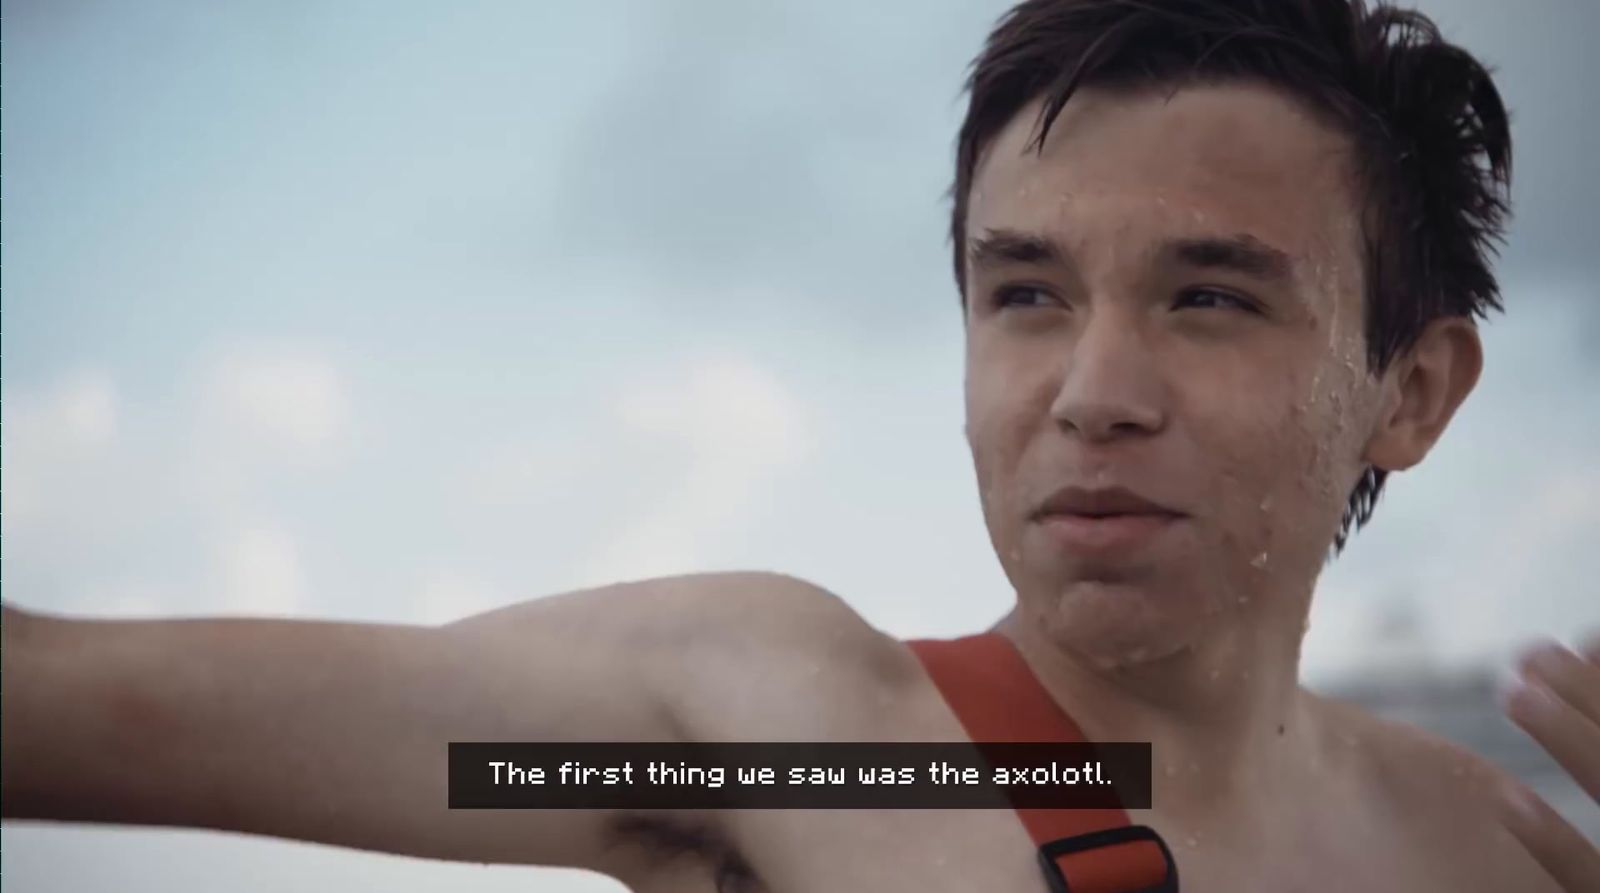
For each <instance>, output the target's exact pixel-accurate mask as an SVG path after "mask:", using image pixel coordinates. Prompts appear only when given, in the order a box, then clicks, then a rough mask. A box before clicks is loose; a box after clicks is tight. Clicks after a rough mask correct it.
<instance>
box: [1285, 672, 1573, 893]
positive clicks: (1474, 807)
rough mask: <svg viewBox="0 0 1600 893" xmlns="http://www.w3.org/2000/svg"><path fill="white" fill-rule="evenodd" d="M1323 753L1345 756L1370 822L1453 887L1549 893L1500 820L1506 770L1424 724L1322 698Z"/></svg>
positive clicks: (1535, 867)
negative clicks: (1453, 881) (1457, 881)
mask: <svg viewBox="0 0 1600 893" xmlns="http://www.w3.org/2000/svg"><path fill="white" fill-rule="evenodd" d="M1317 702H1318V707H1319V712H1320V713H1321V715H1322V717H1323V719H1324V724H1325V725H1324V728H1325V732H1326V736H1325V741H1324V752H1326V753H1330V754H1334V755H1343V757H1342V759H1347V760H1348V761H1349V762H1348V764H1347V765H1346V766H1345V768H1347V769H1349V770H1351V776H1352V777H1354V778H1355V779H1356V780H1357V781H1356V784H1357V786H1358V788H1359V789H1360V790H1361V792H1362V797H1363V799H1364V801H1365V802H1366V803H1367V804H1369V807H1370V809H1369V812H1370V818H1371V821H1373V822H1374V823H1376V824H1377V825H1378V826H1379V827H1383V828H1384V829H1385V830H1386V832H1387V833H1388V834H1389V835H1390V836H1391V839H1393V840H1395V841H1397V842H1399V843H1400V844H1402V845H1403V847H1404V848H1405V850H1406V851H1407V852H1409V853H1412V854H1414V855H1415V856H1416V857H1417V859H1418V860H1419V861H1424V862H1427V863H1429V864H1428V865H1427V867H1428V868H1429V869H1431V870H1434V871H1438V872H1441V873H1446V874H1449V875H1451V876H1459V877H1460V878H1461V879H1462V880H1461V884H1462V885H1461V886H1459V887H1456V888H1455V889H1462V890H1468V889H1484V890H1526V891H1529V893H1536V891H1544V890H1550V891H1554V890H1555V888H1554V887H1553V886H1551V885H1550V884H1551V882H1550V880H1549V878H1548V877H1547V876H1546V875H1545V874H1544V872H1543V871H1542V870H1541V869H1540V868H1539V866H1538V865H1537V863H1535V862H1534V861H1533V859H1532V857H1531V856H1529V855H1528V854H1527V852H1526V851H1524V849H1523V848H1522V846H1521V845H1520V844H1519V843H1518V842H1517V841H1516V839H1515V838H1514V837H1513V836H1512V835H1511V833H1510V831H1509V830H1508V829H1507V828H1506V827H1505V825H1504V824H1503V822H1502V821H1501V815H1502V813H1501V810H1502V808H1503V807H1502V806H1501V803H1502V800H1501V795H1500V792H1501V791H1502V790H1503V788H1504V785H1505V784H1506V783H1507V782H1508V781H1509V776H1508V775H1507V773H1506V772H1505V771H1504V770H1502V769H1500V768H1499V767H1498V766H1495V765H1494V764H1493V763H1490V762H1489V761H1488V760H1487V759H1485V758H1483V757H1481V756H1479V755H1478V754H1475V753H1473V752H1471V751H1469V750H1467V749H1466V748H1465V747H1462V746H1461V745H1459V744H1456V743H1455V742H1452V741H1448V740H1446V739H1444V738H1441V737H1439V736H1437V735H1434V734H1432V733H1430V732H1427V731H1425V730H1423V729H1420V728H1417V727H1415V726H1411V725H1407V724H1405V723H1400V722H1394V721H1391V720H1388V719H1383V718H1380V717H1377V716H1374V715H1373V714H1371V713H1368V712H1367V711H1365V710H1362V709H1360V708H1358V707H1356V706H1354V705H1351V704H1347V703H1343V702H1339V701H1335V700H1331V699H1326V698H1318V699H1317Z"/></svg>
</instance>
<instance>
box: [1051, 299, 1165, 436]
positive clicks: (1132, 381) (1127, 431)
mask: <svg viewBox="0 0 1600 893" xmlns="http://www.w3.org/2000/svg"><path fill="white" fill-rule="evenodd" d="M1166 405H1167V403H1166V385H1165V382H1164V378H1163V376H1162V374H1161V368H1160V362H1159V357H1158V356H1156V355H1155V354H1154V352H1153V351H1151V349H1150V345H1149V344H1148V343H1147V340H1146V338H1145V337H1144V335H1143V334H1142V333H1141V332H1140V331H1139V328H1138V325H1137V323H1136V322H1135V321H1134V320H1131V319H1129V318H1127V315H1126V314H1124V313H1120V312H1118V310H1116V309H1102V310H1101V311H1100V312H1096V313H1091V314H1090V317H1089V319H1088V322H1087V323H1086V324H1085V325H1084V327H1083V328H1082V329H1081V330H1079V333H1078V337H1077V338H1076V339H1075V340H1074V341H1073V343H1072V345H1071V346H1070V347H1069V348H1068V354H1067V357H1066V362H1065V367H1064V369H1063V371H1062V374H1061V388H1060V390H1059V391H1058V392H1057V394H1056V399H1055V401H1054V402H1053V403H1052V404H1051V406H1050V415H1051V417H1052V418H1054V419H1055V420H1056V422H1057V423H1058V424H1060V425H1061V426H1062V427H1063V428H1064V429H1066V430H1067V431H1068V432H1076V433H1077V434H1078V436H1080V437H1082V438H1084V439H1085V440H1088V441H1090V442H1103V441H1109V440H1114V439H1117V438H1120V437H1127V436H1138V435H1148V434H1153V433H1155V432H1156V431H1159V430H1160V429H1161V427H1162V425H1164V424H1165V422H1166V414H1167V409H1166Z"/></svg>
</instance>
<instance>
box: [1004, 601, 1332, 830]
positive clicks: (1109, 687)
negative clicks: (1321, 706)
mask: <svg viewBox="0 0 1600 893" xmlns="http://www.w3.org/2000/svg"><path fill="white" fill-rule="evenodd" d="M1272 626H1276V624H1273V625H1272ZM1241 629H1242V628H1241ZM995 631H996V632H999V633H1000V634H1002V635H1004V636H1006V637H1007V638H1009V639H1010V640H1011V641H1012V642H1013V643H1014V644H1015V645H1016V646H1017V649H1018V650H1019V651H1020V652H1021V654H1022V656H1023V657H1024V659H1025V660H1027V662H1028V664H1029V666H1030V668H1031V669H1032V670H1033V672H1034V674H1035V675H1036V676H1037V677H1038V678H1039V681H1040V682H1041V683H1042V684H1043V685H1044V687H1045V689H1046V690H1047V691H1049V692H1050V694H1051V696H1052V697H1053V698H1055V700H1056V702H1057V703H1059V704H1061V705H1063V707H1064V708H1065V709H1066V710H1067V712H1068V713H1069V714H1070V715H1071V716H1072V718H1073V720H1074V721H1075V722H1076V723H1077V724H1078V726H1079V728H1081V729H1083V731H1084V734H1085V735H1086V736H1088V738H1089V739H1090V740H1098V741H1149V742H1151V743H1152V744H1153V745H1154V748H1153V759H1152V768H1151V771H1152V773H1153V776H1154V777H1153V779H1152V780H1153V782H1154V784H1155V789H1156V791H1157V792H1158V793H1159V794H1160V795H1161V796H1160V798H1159V799H1160V800H1161V801H1162V802H1161V804H1159V805H1160V806H1161V811H1162V812H1170V813H1172V814H1174V815H1179V816H1184V817H1186V818H1190V819H1196V820H1199V819H1203V818H1204V816H1205V814H1206V813H1208V812H1210V813H1214V812H1216V811H1218V810H1227V811H1233V810H1234V809H1235V808H1236V806H1237V805H1238V804H1236V803H1235V801H1237V800H1238V798H1239V797H1240V795H1241V794H1242V793H1244V792H1248V791H1251V790H1257V791H1259V790H1263V789H1271V786H1273V785H1276V784H1278V783H1281V782H1282V781H1283V780H1285V773H1286V772H1287V771H1289V770H1290V769H1291V768H1292V766H1293V765H1294V764H1295V763H1296V762H1298V761H1299V758H1300V757H1303V756H1304V755H1305V754H1307V753H1308V744H1309V741H1310V740H1311V732H1312V730H1311V729H1310V728H1309V725H1310V715H1309V709H1308V706H1307V703H1308V702H1307V699H1306V698H1305V697H1304V696H1303V692H1302V691H1301V689H1300V687H1299V681H1298V670H1299V645H1300V643H1299V638H1298V637H1282V636H1280V637H1276V638H1271V637H1266V636H1263V635H1258V634H1255V633H1254V632H1253V630H1246V631H1241V632H1236V633H1235V634H1234V635H1233V636H1232V637H1231V638H1229V639H1227V640H1225V641H1213V642H1208V643H1204V644H1199V645H1195V646H1193V647H1190V648H1187V649H1184V650H1182V651H1179V652H1178V653H1176V654H1173V655H1171V656H1169V657H1165V658H1162V659H1159V660H1153V661H1146V662H1135V663H1129V664H1126V665H1120V666H1115V667H1111V668H1100V667H1097V666H1095V665H1094V664H1093V663H1092V662H1089V661H1085V660H1082V659H1080V658H1079V657H1078V656H1077V655H1075V654H1073V653H1072V652H1071V650H1070V649H1069V648H1067V647H1065V646H1063V645H1062V644H1061V643H1059V642H1056V641H1054V640H1052V639H1051V638H1050V637H1049V635H1048V633H1046V632H1045V631H1044V626H1043V625H1042V624H1039V623H1036V622H1030V619H1029V617H1028V615H1027V614H1026V612H1025V611H1024V610H1022V609H1021V608H1018V609H1015V610H1013V611H1012V613H1011V614H1009V615H1007V616H1006V617H1005V618H1004V619H1002V620H1001V621H1000V622H999V623H998V624H997V625H996V627H995ZM1312 749H1314V748H1312Z"/></svg>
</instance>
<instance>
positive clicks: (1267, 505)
mask: <svg viewBox="0 0 1600 893" xmlns="http://www.w3.org/2000/svg"><path fill="white" fill-rule="evenodd" d="M1261 511H1263V512H1270V511H1272V494H1270V493H1269V494H1267V496H1266V497H1265V498H1264V499H1262V500H1261Z"/></svg>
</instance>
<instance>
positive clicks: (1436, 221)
mask: <svg viewBox="0 0 1600 893" xmlns="http://www.w3.org/2000/svg"><path fill="white" fill-rule="evenodd" d="M1219 82H1223V83H1226V82H1252V83H1261V84H1266V85H1268V86H1271V87H1275V88H1277V89H1280V90H1282V91H1284V92H1285V93H1287V94H1288V95H1290V96H1292V97H1293V98H1295V99H1297V100H1299V101H1300V102H1301V103H1303V104H1304V105H1305V106H1307V107H1308V108H1310V109H1311V110H1312V111H1314V112H1316V113H1319V114H1320V115H1321V116H1322V117H1323V118H1324V119H1325V120H1327V121H1329V122H1330V123H1331V124H1333V125H1334V126H1335V127H1337V128H1338V129H1340V130H1341V131H1342V132H1343V133H1345V134H1346V135H1347V137H1348V138H1349V139H1350V144H1351V147H1352V149H1353V160H1354V172H1355V175H1356V179H1357V182H1356V184H1355V185H1356V195H1357V201H1358V202H1359V203H1361V205H1362V206H1361V207H1360V208H1359V209H1358V210H1359V212H1360V213H1361V214H1362V220H1363V240H1364V244H1365V249H1366V251H1365V254H1366V256H1365V259H1364V260H1365V276H1364V281H1365V298H1366V300H1365V308H1366V310H1365V312H1366V323H1365V335H1366V344H1367V365H1368V369H1369V371H1371V372H1373V373H1375V374H1376V373H1381V372H1382V371H1383V370H1385V369H1387V368H1388V365H1389V363H1390V362H1391V361H1393V360H1394V359H1395V358H1396V357H1397V356H1399V355H1401V354H1403V353H1404V352H1405V351H1407V350H1409V349H1410V348H1412V347H1413V346H1415V344H1416V342H1417V339H1418V337H1419V336H1420V335H1421V334H1422V331H1423V329H1424V327H1426V326H1427V324H1428V323H1429V322H1431V321H1432V320H1434V319H1436V318H1439V317H1445V316H1464V317H1468V318H1476V317H1480V316H1486V315H1487V313H1488V311H1489V310H1490V309H1491V308H1492V309H1495V310H1500V309H1501V305H1500V292H1499V285H1498V283H1497V282H1496V280H1495V276H1494V272H1493V271H1492V269H1491V268H1490V264H1491V261H1492V259H1493V257H1494V256H1495V255H1496V253H1497V247H1498V245H1499V244H1500V243H1502V242H1503V239H1504V230H1505V223H1506V219H1507V217H1508V216H1509V213H1510V186H1511V134H1510V129H1509V127H1508V123H1507V115H1506V110H1505V106H1504V104H1503V103H1502V102H1501V100H1500V94H1499V92H1498V91H1497V90H1496V89H1495V86H1494V83H1493V81H1492V80H1491V79H1490V76H1489V72H1488V70H1487V69H1486V68H1485V67H1484V66H1483V65H1482V64H1481V63H1479V62H1478V60H1476V59H1475V58H1473V57H1472V56H1471V55H1470V54H1469V53H1467V52H1466V51H1465V50H1463V49H1461V48H1460V47H1458V46H1455V45H1453V44H1451V43H1448V42H1446V41H1445V40H1444V39H1443V38H1442V37H1441V36H1440V34H1439V30H1438V28H1437V26H1435V25H1434V23H1433V22H1432V21H1431V20H1430V19H1428V18H1427V17H1426V16H1424V15H1422V14H1421V13H1419V12H1415V11H1412V10H1402V9H1396V8H1394V7H1391V6H1387V5H1382V4H1380V5H1377V6H1372V7H1369V6H1368V5H1367V3H1366V2H1364V0H1025V2H1023V3H1021V4H1019V5H1017V6H1016V7H1015V8H1013V9H1012V10H1011V11H1010V12H1008V13H1006V14H1005V15H1004V16H1003V17H1002V18H1001V19H1000V21H999V23H998V24H997V25H996V26H995V29H994V31H993V33H991V34H990V35H989V39H988V42H987V43H986V44H985V46H984V48H983V52H982V53H981V54H979V56H978V58H977V59H976V60H975V61H974V62H973V65H972V71H971V76H970V78H969V79H968V81H967V90H968V92H969V93H970V97H971V98H970V104H969V105H968V108H967V116H966V120H965V121H964V122H963V123H962V125H961V134H960V137H959V138H958V141H957V147H956V178H955V185H954V186H953V187H952V190H951V191H952V197H953V199H954V205H955V207H954V210H953V212H952V214H951V222H950V232H951V236H952V238H953V239H954V255H955V272H956V282H957V284H958V286H959V287H960V288H961V290H962V302H963V304H964V303H965V301H966V296H965V291H966V281H965V280H966V250H967V246H966V223H967V203H968V198H969V193H970V191H971V188H972V178H973V174H974V171H975V169H976V166H977V162H978V158H979V156H980V154H981V153H982V152H983V150H984V149H985V147H986V146H987V145H988V144H989V143H990V142H991V141H992V140H993V139H994V137H995V136H996V135H997V134H998V133H999V132H1000V130H1001V129H1003V128H1004V127H1005V126H1006V125H1007V124H1008V123H1010V121H1011V119H1012V118H1013V117H1015V116H1016V115H1017V114H1018V113H1019V112H1020V111H1021V110H1022V109H1023V108H1025V107H1026V106H1028V105H1029V104H1030V103H1032V102H1033V101H1035V100H1039V99H1042V100H1043V104H1044V108H1043V110H1042V114H1041V116H1040V119H1039V123H1038V129H1037V131H1036V135H1035V138H1034V141H1033V142H1032V143H1031V144H1030V148H1038V147H1041V146H1042V145H1043V143H1044V139H1045V137H1046V135H1047V134H1048V133H1049V130H1050V127H1051V125H1052V124H1053V123H1054V122H1055V120H1056V116H1057V115H1058V114H1059V113H1060V111H1061V109H1062V107H1063V106H1064V105H1066V103H1067V100H1068V99H1070V98H1071V97H1072V94H1073V92H1074V91H1075V90H1076V89H1077V88H1079V87H1081V86H1096V87H1111V88H1131V89H1138V88H1147V87H1149V88H1161V87H1167V88H1173V89H1176V88H1178V87H1181V86H1183V85H1184V84H1187V83H1219ZM1386 476H1387V473H1386V472H1385V471H1383V470H1382V469H1378V468H1372V467H1368V468H1367V469H1366V471H1365V473H1364V474H1363V475H1362V478H1361V480H1360V482H1359V483H1358V484H1357V485H1356V487H1355V489H1354V490H1353V491H1352V492H1351V494H1350V497H1349V501H1348V503H1347V505H1346V507H1345V511H1344V517H1343V518H1342V520H1341V522H1340V526H1339V531H1338V533H1337V535H1336V536H1335V539H1334V553H1335V554H1337V553H1338V552H1339V551H1341V550H1343V548H1344V545H1345V542H1346V540H1347V539H1348V537H1349V535H1350V532H1351V529H1352V527H1355V528H1359V527H1361V526H1362V525H1364V524H1366V522H1367V521H1368V520H1369V519H1370V518H1371V517H1372V512H1373V508H1374V506H1375V505H1376V504H1377V501H1378V495H1379V493H1380V492H1381V491H1382V490H1383V484H1384V480H1385V478H1386Z"/></svg>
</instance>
